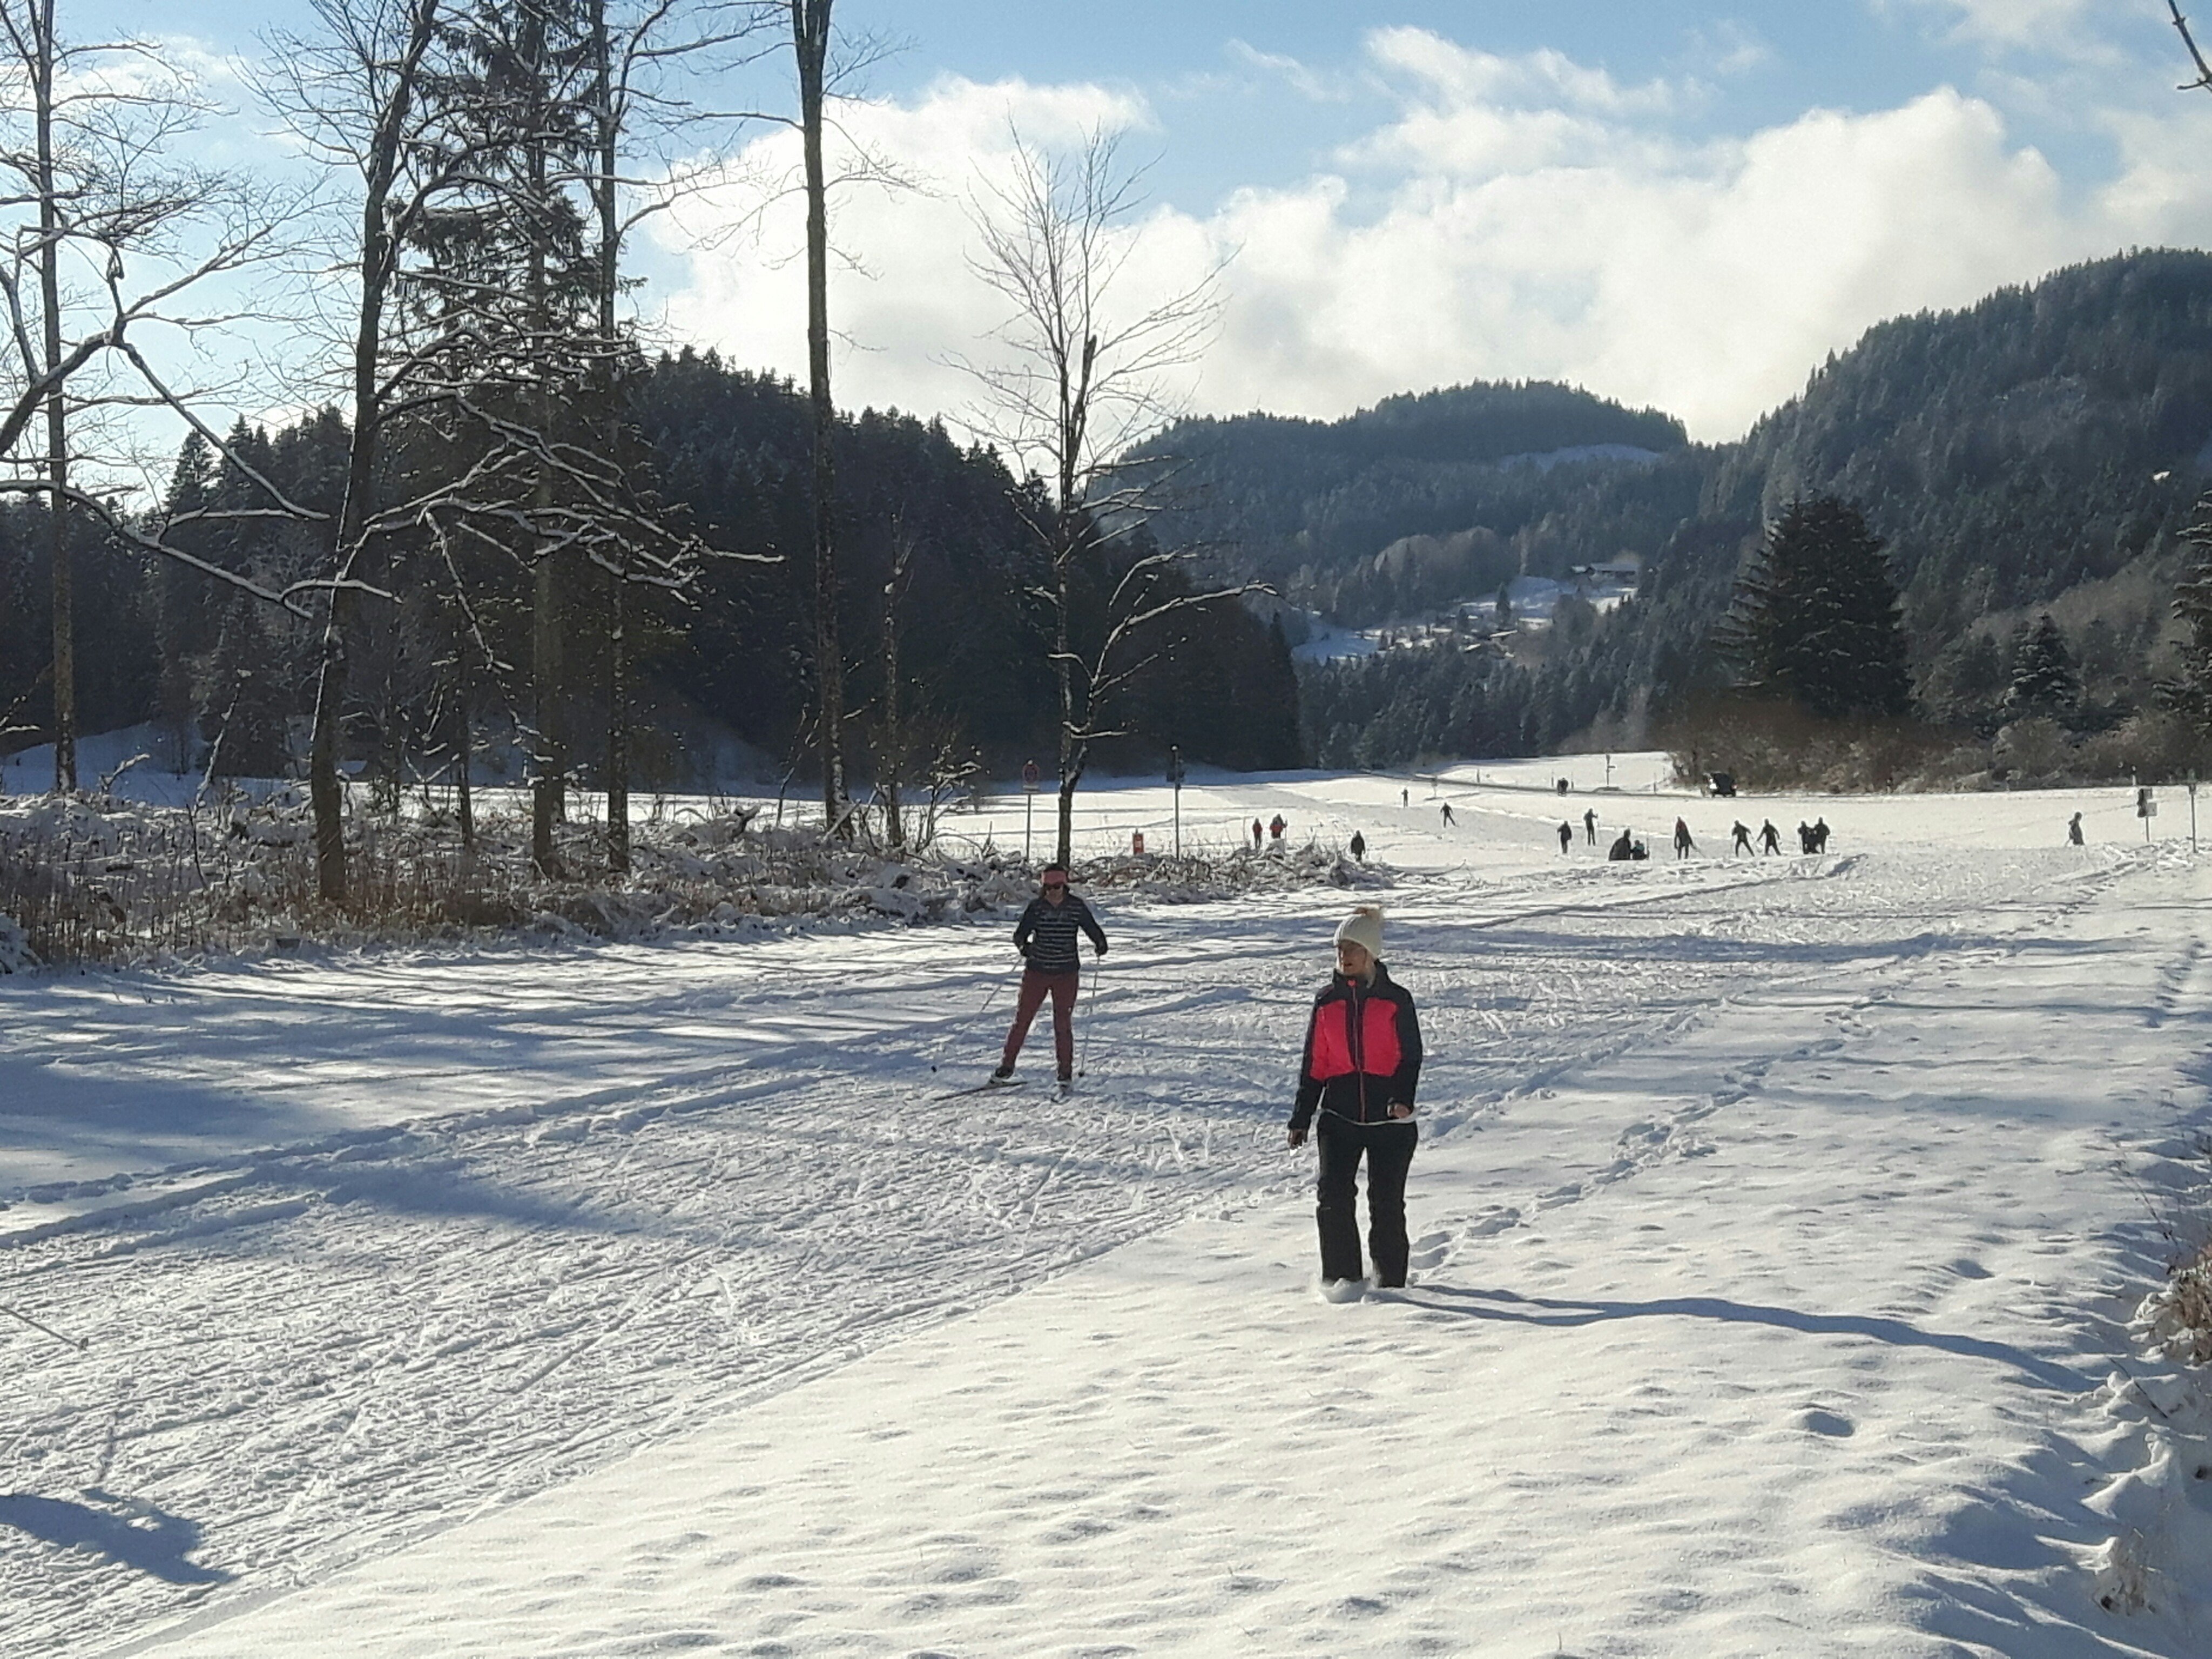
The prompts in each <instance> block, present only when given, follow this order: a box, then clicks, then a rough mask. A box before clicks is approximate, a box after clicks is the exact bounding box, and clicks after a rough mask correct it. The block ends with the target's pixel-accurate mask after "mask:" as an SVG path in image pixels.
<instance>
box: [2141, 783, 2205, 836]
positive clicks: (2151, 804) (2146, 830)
mask: <svg viewBox="0 0 2212 1659" xmlns="http://www.w3.org/2000/svg"><path fill="white" fill-rule="evenodd" d="M2194 805H2195V803H2194V802H2193V801H2192V802H2191V806H2192V807H2193V806H2194ZM2157 816H2158V799H2157V797H2156V796H2154V795H2153V794H2152V793H2151V788H2150V786H2149V785H2148V784H2144V785H2143V786H2142V787H2141V788H2140V789H2138V790H2136V817H2139V818H2141V819H2142V821H2143V845H2144V846H2146V847H2148V846H2149V845H2150V821H2151V820H2152V819H2153V818H2154V817H2157Z"/></svg>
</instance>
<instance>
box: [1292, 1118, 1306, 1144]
mask: <svg viewBox="0 0 2212 1659" xmlns="http://www.w3.org/2000/svg"><path fill="white" fill-rule="evenodd" d="M1290 1138H1291V1146H1304V1145H1305V1144H1306V1132H1305V1131H1304V1129H1301V1128H1300V1127H1298V1126H1297V1124H1295V1123H1293V1124H1292V1125H1291V1136H1290Z"/></svg>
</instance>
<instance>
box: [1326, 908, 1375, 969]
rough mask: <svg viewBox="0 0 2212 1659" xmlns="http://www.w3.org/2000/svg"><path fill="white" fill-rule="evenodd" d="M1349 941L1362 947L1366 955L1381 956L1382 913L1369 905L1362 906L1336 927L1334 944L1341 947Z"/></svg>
mask: <svg viewBox="0 0 2212 1659" xmlns="http://www.w3.org/2000/svg"><path fill="white" fill-rule="evenodd" d="M1347 939H1349V940H1350V941H1351V942H1352V944H1354V945H1364V946H1365V947H1366V949H1367V954H1368V955H1369V956H1370V957H1379V956H1381V955H1382V954H1383V913H1382V911H1380V910H1378V909H1377V908H1375V906H1373V905H1371V904H1363V905H1361V906H1360V907H1359V908H1358V909H1357V910H1354V911H1353V912H1352V914H1351V915H1348V916H1346V918H1345V919H1344V920H1343V921H1340V922H1339V923H1337V925H1336V942H1337V943H1338V944H1339V945H1342V944H1343V943H1344V942H1345V941H1346V940H1347Z"/></svg>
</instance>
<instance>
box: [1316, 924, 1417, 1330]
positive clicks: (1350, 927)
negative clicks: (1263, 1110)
mask: <svg viewBox="0 0 2212 1659" xmlns="http://www.w3.org/2000/svg"><path fill="white" fill-rule="evenodd" d="M1382 957H1383V913H1382V912H1381V911H1380V910H1377V909H1375V908H1371V907H1368V906H1362V907H1361V908H1358V909H1357V910H1354V911H1353V912H1352V914H1351V915H1349V916H1347V917H1346V918H1345V920H1344V921H1343V922H1342V923H1341V924H1340V926H1339V927H1338V928H1337V930H1336V971H1335V973H1334V974H1332V975H1330V976H1329V981H1328V984H1327V985H1325V986H1323V987H1322V991H1321V994H1319V995H1318V996H1316V998H1315V999H1314V1009H1313V1015H1312V1018H1310V1019H1309V1020H1308V1021H1307V1023H1306V1046H1305V1058H1304V1062H1303V1063H1302V1064H1301V1065H1300V1066H1299V1068H1298V1094H1297V1104H1296V1105H1294V1106H1293V1107H1292V1108H1291V1122H1290V1132H1289V1139H1290V1144H1291V1146H1304V1144H1305V1139H1306V1131H1307V1128H1308V1127H1313V1130H1314V1139H1315V1144H1316V1148H1317V1149H1318V1151H1319V1152H1320V1153H1321V1176H1320V1180H1319V1181H1318V1182H1317V1183H1316V1200H1317V1201H1316V1204H1315V1206H1314V1219H1315V1221H1316V1225H1317V1226H1318V1229H1319V1231H1320V1234H1321V1276H1322V1292H1323V1294H1324V1295H1329V1296H1330V1299H1331V1300H1337V1299H1339V1295H1336V1294H1331V1293H1332V1292H1340V1293H1342V1292H1349V1291H1351V1290H1352V1288H1353V1287H1354V1286H1356V1285H1358V1282H1359V1279H1360V1277H1361V1273H1362V1269H1361V1264H1360V1259H1359V1215H1358V1205H1357V1200H1356V1198H1355V1190H1356V1187H1355V1183H1356V1180H1357V1177H1358V1171H1359V1160H1360V1158H1361V1157H1362V1156H1363V1155H1364V1157H1365V1158H1366V1159H1367V1248H1368V1250H1369V1252H1370V1254H1371V1255H1372V1256H1373V1257H1374V1261H1375V1282H1376V1285H1378V1286H1380V1287H1382V1288H1384V1289H1393V1288H1395V1287H1397V1286H1399V1285H1403V1284H1404V1283H1405V1282H1406V1266H1407V1255H1408V1254H1409V1249H1408V1246H1407V1243H1406V1172H1407V1170H1409V1169H1411V1168H1412V1166H1413V1148H1414V1146H1416V1145H1417V1144H1418V1143H1419V1139H1420V1131H1419V1128H1418V1127H1416V1126H1415V1125H1414V1123H1413V1091H1414V1086H1415V1085H1416V1084H1418V1083H1419V1080H1420V1075H1421V1025H1420V1020H1419V1018H1418V1017H1417V1016H1416V1014H1415V1013H1414V1011H1413V997H1412V996H1411V995H1410V994H1408V993H1407V991H1406V990H1405V989H1404V987H1401V986H1400V985H1399V984H1398V983H1397V982H1396V981H1394V980H1393V979H1391V977H1390V975H1389V971H1388V970H1387V969H1385V968H1384V967H1383V960H1382ZM1316 1115H1318V1120H1319V1121H1318V1122H1316ZM1345 1299H1349V1298H1348V1296H1347V1297H1345Z"/></svg>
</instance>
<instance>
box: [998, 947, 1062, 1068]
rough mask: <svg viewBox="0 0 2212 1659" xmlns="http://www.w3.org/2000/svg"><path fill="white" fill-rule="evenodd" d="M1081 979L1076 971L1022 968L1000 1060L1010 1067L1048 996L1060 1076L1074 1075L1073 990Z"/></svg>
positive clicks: (1053, 1040)
mask: <svg viewBox="0 0 2212 1659" xmlns="http://www.w3.org/2000/svg"><path fill="white" fill-rule="evenodd" d="M1081 982H1082V975H1081V974H1080V973H1079V972H1078V973H1073V974H1040V973H1038V972H1037V971H1036V969H1034V968H1032V969H1028V970H1026V971H1025V972H1024V974H1023V975H1022V995H1021V1000H1020V1001H1018V1002H1017V1003H1016V1004H1015V1005H1014V1028H1013V1030H1011V1031H1008V1032H1007V1033H1006V1057H1005V1060H1003V1061H1002V1063H1003V1064H1004V1065H1005V1066H1006V1067H1007V1068H1008V1069H1009V1070H1012V1067H1013V1064H1014V1057H1015V1056H1016V1055H1017V1054H1020V1053H1021V1051H1022V1043H1023V1042H1024V1040H1025V1039H1026V1038H1027V1037H1028V1036H1029V1034H1030V1021H1031V1020H1033V1019H1035V1018H1036V1012H1037V1010H1038V1009H1039V1008H1040V1007H1042V1006H1043V1004H1044V1000H1045V998H1046V997H1047V996H1050V997H1051V998H1052V1046H1053V1050H1054V1054H1057V1055H1058V1057H1059V1060H1060V1076H1061V1077H1063V1078H1070V1077H1073V1076H1074V1075H1075V994H1076V991H1077V988H1078V987H1079V986H1080V984H1081Z"/></svg>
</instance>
